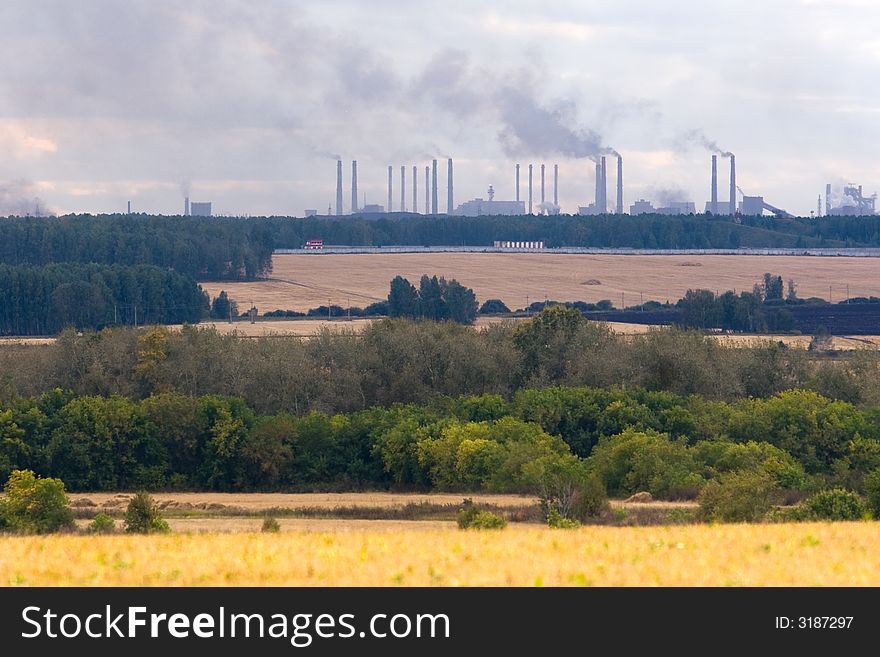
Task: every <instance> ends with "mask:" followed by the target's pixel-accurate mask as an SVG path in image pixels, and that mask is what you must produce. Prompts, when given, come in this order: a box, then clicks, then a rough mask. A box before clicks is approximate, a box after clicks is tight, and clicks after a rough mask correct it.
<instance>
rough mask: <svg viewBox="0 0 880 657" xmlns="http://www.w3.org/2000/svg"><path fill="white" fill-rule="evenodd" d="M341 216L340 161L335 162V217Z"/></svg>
mask: <svg viewBox="0 0 880 657" xmlns="http://www.w3.org/2000/svg"><path fill="white" fill-rule="evenodd" d="M341 214H342V160H336V216H337V217H338V216H339V215H341Z"/></svg>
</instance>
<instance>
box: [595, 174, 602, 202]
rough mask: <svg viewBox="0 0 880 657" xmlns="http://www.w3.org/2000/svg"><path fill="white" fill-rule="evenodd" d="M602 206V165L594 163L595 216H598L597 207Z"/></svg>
mask: <svg viewBox="0 0 880 657" xmlns="http://www.w3.org/2000/svg"><path fill="white" fill-rule="evenodd" d="M601 204H602V164H601V163H599V162H596V203H595V205H596V214H599V206H600V205H601Z"/></svg>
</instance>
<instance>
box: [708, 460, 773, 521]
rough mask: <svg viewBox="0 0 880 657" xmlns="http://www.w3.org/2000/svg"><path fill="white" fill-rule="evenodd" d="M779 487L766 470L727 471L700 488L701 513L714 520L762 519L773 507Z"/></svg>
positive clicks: (709, 519)
mask: <svg viewBox="0 0 880 657" xmlns="http://www.w3.org/2000/svg"><path fill="white" fill-rule="evenodd" d="M777 490H778V487H777V484H776V482H775V481H774V480H773V477H771V476H770V475H769V474H768V473H766V472H763V471H760V470H758V471H750V470H733V471H731V472H725V473H724V474H721V475H719V476H718V478H717V479H713V480H712V481H710V482H708V483H707V484H706V485H705V486H704V487H703V490H702V491H701V492H700V496H699V503H700V514H701V516H702V517H703V519H704V520H708V521H711V522H759V521H761V520H763V519H764V517H765V516H766V515H767V513H768V512H769V511H770V509H771V507H772V505H773V496H774V494H775V492H776V491H777Z"/></svg>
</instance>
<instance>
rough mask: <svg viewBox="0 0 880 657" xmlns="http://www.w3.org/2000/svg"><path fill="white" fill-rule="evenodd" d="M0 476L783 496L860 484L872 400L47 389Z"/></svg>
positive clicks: (162, 485)
mask: <svg viewBox="0 0 880 657" xmlns="http://www.w3.org/2000/svg"><path fill="white" fill-rule="evenodd" d="M0 437H2V440H0V480H2V479H5V478H6V477H7V476H9V474H10V473H12V472H13V471H14V470H32V471H34V472H36V473H38V474H41V475H43V476H48V477H58V478H60V479H62V480H63V481H64V483H65V485H66V486H67V487H68V488H69V489H70V490H74V491H111V490H134V489H150V490H193V489H195V490H216V491H252V490H269V491H278V490H317V489H321V490H343V489H346V490H351V489H364V488H367V489H398V490H401V489H405V490H437V491H460V492H480V491H489V492H520V493H531V492H535V491H536V490H537V487H539V486H540V485H541V483H542V482H544V481H546V475H547V473H548V471H551V470H553V469H555V468H559V467H566V466H568V465H571V464H576V463H581V464H582V465H583V467H585V468H586V469H587V471H588V472H590V473H592V474H594V475H595V476H596V477H598V479H599V480H600V481H601V483H602V485H603V487H604V488H605V489H606V490H607V492H608V493H609V494H610V495H611V496H613V497H625V496H628V495H631V494H633V493H636V492H642V491H647V492H650V493H651V494H652V495H653V496H654V497H657V498H660V499H680V498H688V499H692V498H695V497H696V496H697V495H699V494H700V492H701V491H702V490H703V488H704V487H705V486H706V485H707V484H708V483H709V482H711V481H714V480H716V479H718V478H719V477H721V476H724V475H726V474H728V473H731V472H739V473H742V472H753V473H755V472H757V473H760V474H761V475H762V476H764V477H766V478H767V479H768V481H769V482H770V483H771V484H772V487H773V488H774V490H779V491H788V492H789V494H790V495H792V496H794V497H795V498H796V497H798V495H800V494H803V495H806V494H809V493H813V492H816V491H818V490H822V489H826V488H838V487H840V488H846V489H848V490H852V491H857V492H862V491H864V490H865V480H866V478H867V477H869V476H872V474H873V473H875V472H878V471H880V408H878V407H870V408H865V409H859V408H857V407H856V406H854V405H852V404H849V403H847V402H841V401H833V400H830V399H828V398H826V397H823V396H821V395H818V394H817V393H815V392H811V391H805V390H791V391H787V392H783V393H780V394H777V395H774V396H772V397H769V398H767V399H744V400H740V401H738V402H733V403H726V402H717V401H712V400H709V399H706V398H705V397H702V396H699V395H690V396H681V395H675V394H672V393H668V392H652V391H648V390H645V389H639V388H633V389H622V388H610V389H600V388H589V387H575V388H572V387H551V388H546V389H542V390H537V389H523V390H520V391H519V392H518V393H516V394H515V395H513V397H511V398H510V399H505V398H504V397H502V396H500V395H491V394H490V395H479V396H465V397H447V396H442V397H437V398H435V399H434V400H432V401H431V402H430V403H428V404H407V405H396V406H392V407H389V408H381V407H373V408H369V409H365V410H362V411H356V412H350V413H338V414H329V413H324V412H320V411H313V412H310V413H308V414H306V415H304V416H301V417H296V416H293V415H290V414H286V413H279V414H275V415H261V414H259V413H257V412H255V410H254V409H252V408H250V407H249V406H248V405H247V404H245V403H244V401H243V400H241V399H238V398H234V397H221V396H217V395H208V396H202V397H193V396H189V395H185V394H182V393H178V392H164V393H158V394H154V395H151V396H149V397H147V398H145V399H142V400H138V401H135V400H130V399H126V398H123V397H119V396H111V397H99V396H77V395H74V394H73V393H70V392H64V391H61V390H53V391H50V392H47V393H44V394H42V395H40V396H38V397H31V398H16V399H14V400H11V401H8V402H6V403H4V404H2V405H0Z"/></svg>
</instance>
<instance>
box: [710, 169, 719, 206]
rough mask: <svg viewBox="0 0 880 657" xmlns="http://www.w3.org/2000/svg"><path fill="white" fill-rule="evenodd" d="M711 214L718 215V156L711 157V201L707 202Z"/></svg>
mask: <svg viewBox="0 0 880 657" xmlns="http://www.w3.org/2000/svg"><path fill="white" fill-rule="evenodd" d="M709 210H710V211H711V212H712V214H718V156H717V155H713V156H712V200H711V201H710V202H709Z"/></svg>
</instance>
